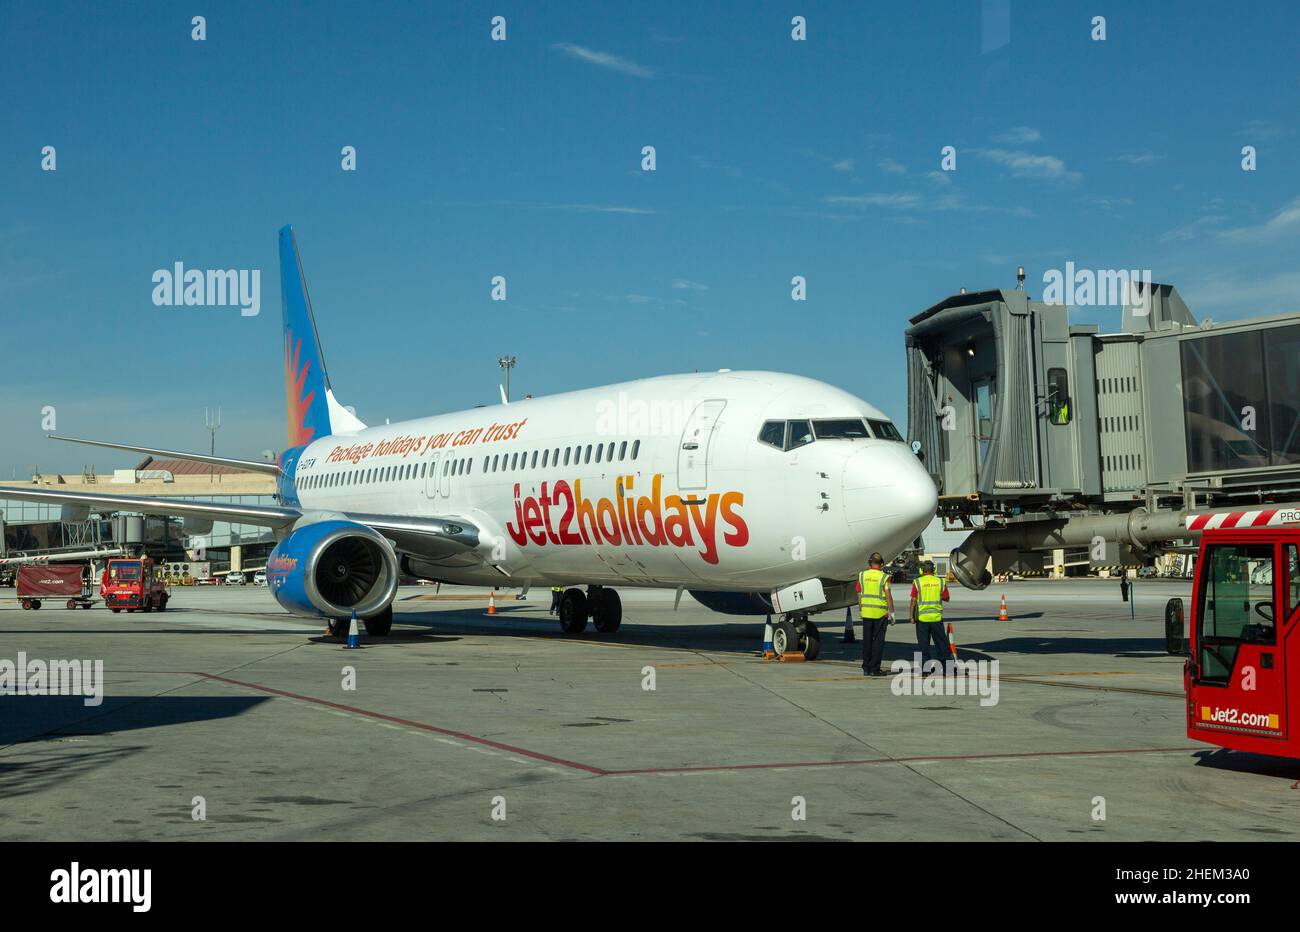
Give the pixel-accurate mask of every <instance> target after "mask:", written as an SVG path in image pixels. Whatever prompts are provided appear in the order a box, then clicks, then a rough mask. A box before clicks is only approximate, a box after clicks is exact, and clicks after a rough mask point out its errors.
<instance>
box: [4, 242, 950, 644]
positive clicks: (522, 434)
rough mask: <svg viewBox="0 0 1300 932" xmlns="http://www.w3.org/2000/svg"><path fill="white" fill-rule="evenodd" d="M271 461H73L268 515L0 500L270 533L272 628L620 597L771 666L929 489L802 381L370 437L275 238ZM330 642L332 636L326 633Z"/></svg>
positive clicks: (584, 400) (601, 602) (149, 504)
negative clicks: (192, 487)
mask: <svg viewBox="0 0 1300 932" xmlns="http://www.w3.org/2000/svg"><path fill="white" fill-rule="evenodd" d="M279 248H280V276H281V302H282V313H283V338H284V377H285V405H286V412H287V420H288V445H287V448H286V449H285V450H284V452H283V453H281V454H280V456H279V459H278V462H276V463H266V462H257V461H248V460H238V459H231V458H229V457H218V456H209V455H206V454H199V453H182V452H177V451H173V450H160V449H155V448H150V447H140V446H133V445H128V444H122V443H116V442H109V441H101V440H86V439H79V438H71V437H55V438H54V439H60V440H70V441H73V442H77V443H87V444H91V445H94V446H99V447H106V448H110V449H117V450H129V451H133V452H139V453H148V454H152V455H156V456H165V457H172V458H179V459H186V460H192V461H197V462H200V463H208V464H215V465H224V466H234V467H237V468H240V469H244V470H250V471H253V472H259V473H265V474H268V475H273V476H274V477H275V480H276V493H275V500H276V502H277V504H276V505H274V506H270V505H251V504H250V505H244V504H235V503H224V502H195V501H161V500H157V499H147V498H142V497H139V496H129V495H114V494H101V493H99V492H94V493H87V492H72V491H59V490H52V489H38V490H36V489H34V490H26V489H4V490H2V491H0V495H3V497H5V498H13V499H22V500H28V501H39V502H54V503H60V504H63V505H65V506H72V507H74V508H76V509H82V510H85V509H90V508H97V509H112V510H118V511H134V512H140V513H145V514H166V515H172V516H175V517H179V518H181V519H183V520H184V522H185V525H186V529H187V530H188V531H189V532H190V533H194V534H202V533H207V532H209V531H210V530H211V522H212V521H214V520H218V521H230V522H235V523H239V524H250V525H257V526H261V527H266V528H270V529H271V530H272V532H273V534H274V536H275V538H276V540H277V543H276V545H275V548H274V549H273V550H272V552H271V555H270V557H269V558H268V560H267V571H266V572H267V580H268V584H269V587H270V590H271V592H272V594H273V595H274V596H275V598H276V600H277V601H278V602H279V603H280V605H281V606H283V607H284V608H285V609H286V610H288V611H289V612H291V613H293V614H295V615H298V616H302V617H307V618H317V619H320V618H324V619H328V620H329V621H330V624H331V627H332V628H333V630H334V632H335V633H336V634H340V635H341V636H345V635H346V631H347V624H348V623H347V621H346V619H349V618H350V617H352V616H353V614H354V613H355V615H356V617H357V618H358V619H360V620H361V621H363V622H364V625H365V628H366V631H367V633H368V634H369V635H371V636H384V635H386V634H388V633H389V631H390V629H391V626H392V620H393V600H394V598H395V597H396V594H397V586H398V581H399V578H400V577H403V576H413V577H417V578H422V579H428V580H436V581H438V582H441V583H449V584H462V585H470V586H490V587H493V588H497V587H503V588H521V589H523V590H524V591H525V592H526V591H527V589H528V587H530V586H534V585H536V586H547V587H563V588H564V592H563V594H562V596H561V598H560V605H559V613H558V614H559V622H560V627H561V630H562V631H564V632H565V633H567V634H577V633H580V632H582V631H583V630H585V629H586V627H587V623H588V620H590V621H591V622H592V623H593V624H594V627H595V628H596V630H597V631H598V632H602V633H611V632H614V631H617V630H618V628H619V626H620V624H621V622H622V603H621V600H620V598H619V595H618V589H619V588H645V587H649V588H660V589H670V590H676V599H677V603H675V606H674V607H677V605H679V604H680V600H681V597H682V593H683V592H684V591H687V592H690V593H691V595H692V596H693V597H694V598H695V599H696V600H697V601H699V602H700V603H702V604H703V605H705V606H707V607H708V608H710V609H712V610H714V611H718V612H723V613H728V614H742V615H764V614H766V615H768V616H769V619H768V621H769V623H770V622H771V618H770V616H771V615H777V616H779V620H778V621H777V622H775V623H771V628H770V630H771V632H772V633H771V641H772V644H773V650H774V651H775V652H776V653H778V654H781V653H784V652H786V651H788V650H804V651H805V652H806V653H807V654H808V655H809V656H810V658H811V656H815V654H816V651H817V650H818V649H819V633H818V631H817V628H816V625H815V624H814V623H812V622H811V620H810V619H809V615H810V614H811V613H814V612H819V611H826V610H829V609H834V608H842V607H844V606H847V605H851V604H855V603H856V602H857V600H858V598H857V595H856V592H855V589H854V582H855V580H856V578H857V574H858V573H859V572H860V571H861V570H862V569H863V568H864V566H865V564H866V562H867V557H868V556H869V555H870V554H871V553H872V552H873V551H879V552H880V553H881V554H883V555H884V557H885V559H886V561H888V560H889V559H890V558H892V557H893V556H894V555H895V554H897V553H899V552H901V551H902V550H904V549H906V548H907V547H908V546H909V545H911V544H912V542H913V541H914V540H915V539H916V538H917V536H918V535H919V534H920V533H921V531H922V529H924V528H925V527H926V525H927V524H928V523H929V522H930V520H931V518H932V517H933V516H934V514H935V510H936V506H937V496H936V489H935V485H934V482H933V480H932V479H931V478H930V476H929V475H928V474H927V472H926V470H925V469H924V467H923V466H922V464H921V463H920V461H919V460H918V459H917V456H916V455H915V454H914V453H913V451H912V450H911V449H910V448H909V447H908V446H907V444H906V443H905V442H904V441H903V438H902V436H901V435H900V434H899V431H898V429H897V428H896V427H895V426H894V424H893V423H891V422H890V420H889V419H888V418H887V417H886V416H885V415H884V414H883V413H882V412H881V411H879V410H878V409H877V408H875V407H873V406H872V405H870V404H868V403H867V402H866V401H863V400H862V399H860V398H857V397H855V396H853V395H852V394H850V393H848V392H846V391H843V390H841V389H838V388H835V387H833V386H831V385H828V384H825V383H823V382H819V381H816V380H813V379H810V378H805V377H802V376H797V375H788V374H782V373H778V372H757V371H735V372H733V371H730V370H727V369H721V370H719V371H717V372H708V373H691V374H680V375H666V376H660V377H656V378H646V379H639V380H636V381H630V382H624V383H621V384H615V385H605V386H601V387H598V388H589V389H584V390H580V391H572V392H565V393H562V394H557V395H552V396H545V397H537V398H529V399H526V400H522V401H515V402H508V401H506V399H505V398H504V392H502V396H503V397H502V401H503V403H502V404H498V405H492V406H484V407H477V408H473V409H470V410H466V411H458V412H454V413H450V414H441V415H437V416H434V417H426V418H420V419H417V420H411V421H405V422H400V423H395V424H384V425H383V426H375V427H367V426H366V425H365V424H363V423H362V422H361V421H360V420H358V419H357V417H356V416H355V415H354V414H353V413H352V412H351V411H349V410H348V409H347V408H345V407H344V406H343V405H342V404H340V403H339V402H338V400H337V399H336V398H335V396H334V392H333V389H332V387H331V384H330V379H329V376H328V374H327V373H326V369H325V360H324V356H323V354H322V351H321V343H320V339H319V336H318V333H317V328H316V319H315V315H314V313H313V310H312V305H311V300H310V297H309V296H308V292H307V283H306V278H305V277H304V275H303V272H302V263H301V258H300V256H299V254H298V246H297V240H296V237H295V235H294V232H293V229H292V227H290V226H286V227H284V228H283V229H281V230H280V233H279ZM339 622H342V623H341V624H339Z"/></svg>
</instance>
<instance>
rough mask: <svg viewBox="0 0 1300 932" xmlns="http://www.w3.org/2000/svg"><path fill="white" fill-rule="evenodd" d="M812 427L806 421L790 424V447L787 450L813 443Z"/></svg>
mask: <svg viewBox="0 0 1300 932" xmlns="http://www.w3.org/2000/svg"><path fill="white" fill-rule="evenodd" d="M813 439H814V438H813V432H812V425H811V424H809V423H808V422H807V421H791V422H790V445H789V446H788V447H786V449H787V450H796V449H798V448H799V447H801V446H803V445H804V444H807V443H812V442H813Z"/></svg>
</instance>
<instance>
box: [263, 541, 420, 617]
mask: <svg viewBox="0 0 1300 932" xmlns="http://www.w3.org/2000/svg"><path fill="white" fill-rule="evenodd" d="M397 579H398V571H397V557H396V555H395V554H394V553H393V548H392V547H391V546H390V545H389V543H388V541H387V540H385V539H384V538H383V536H382V535H381V534H379V532H378V531H375V530H374V529H373V528H369V527H366V526H365V525H364V524H357V523H356V522H354V521H319V522H317V523H315V524H307V525H304V526H302V527H300V528H298V529H296V530H294V531H293V532H292V533H291V534H290V535H289V536H288V537H286V538H285V539H284V540H282V541H280V543H278V544H276V545H275V549H274V550H272V551H271V556H270V557H269V558H268V559H267V561H266V582H267V585H268V586H269V587H270V589H271V593H272V594H273V595H274V596H275V599H276V601H277V602H279V603H280V604H281V605H282V606H284V607H285V608H286V609H288V610H289V611H290V612H292V613H293V614H295V615H301V616H303V617H305V618H318V617H325V618H348V617H350V616H351V615H352V613H353V612H356V613H357V617H358V618H373V617H374V616H376V615H379V614H381V613H382V612H383V611H384V610H385V609H387V608H388V607H389V606H390V605H392V603H393V599H394V598H395V597H396V596H397Z"/></svg>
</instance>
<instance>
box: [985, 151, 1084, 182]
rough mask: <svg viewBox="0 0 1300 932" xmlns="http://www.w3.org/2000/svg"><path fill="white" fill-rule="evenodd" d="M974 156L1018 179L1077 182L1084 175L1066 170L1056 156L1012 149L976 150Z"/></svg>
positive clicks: (1063, 163) (1062, 162)
mask: <svg viewBox="0 0 1300 932" xmlns="http://www.w3.org/2000/svg"><path fill="white" fill-rule="evenodd" d="M973 151H974V154H975V155H977V156H979V157H980V158H982V159H987V160H988V161H990V162H993V163H995V164H997V165H1001V166H1002V167H1003V168H1005V169H1007V170H1008V171H1010V172H1011V174H1013V175H1015V176H1016V177H1018V178H1038V179H1042V180H1046V181H1069V182H1076V181H1079V180H1081V179H1082V178H1083V175H1082V174H1080V173H1079V172H1076V171H1070V169H1068V168H1066V166H1065V162H1064V161H1062V160H1061V159H1058V158H1057V157H1056V156H1054V155H1036V154H1034V153H1032V152H1021V151H1016V150H1011V149H975V150H973Z"/></svg>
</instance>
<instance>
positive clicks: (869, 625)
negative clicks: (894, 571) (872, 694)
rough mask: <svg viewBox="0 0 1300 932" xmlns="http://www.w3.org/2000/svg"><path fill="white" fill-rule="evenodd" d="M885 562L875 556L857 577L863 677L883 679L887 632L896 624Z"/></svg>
mask: <svg viewBox="0 0 1300 932" xmlns="http://www.w3.org/2000/svg"><path fill="white" fill-rule="evenodd" d="M884 567H885V558H884V557H882V556H881V555H880V554H878V553H873V554H872V555H871V559H870V560H868V561H867V569H865V570H863V571H862V572H861V573H859V574H858V605H859V607H860V609H861V612H862V675H863V676H884V675H885V671H884V670H882V669H881V668H880V663H881V661H882V660H883V659H884V657H885V632H886V631H888V630H889V623H890V622H891V621H893V620H894V596H893V594H892V593H891V592H890V591H889V576H888V575H887V574H886V573H885V569H884Z"/></svg>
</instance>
